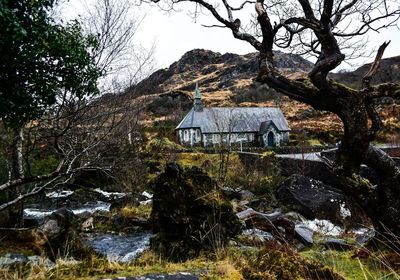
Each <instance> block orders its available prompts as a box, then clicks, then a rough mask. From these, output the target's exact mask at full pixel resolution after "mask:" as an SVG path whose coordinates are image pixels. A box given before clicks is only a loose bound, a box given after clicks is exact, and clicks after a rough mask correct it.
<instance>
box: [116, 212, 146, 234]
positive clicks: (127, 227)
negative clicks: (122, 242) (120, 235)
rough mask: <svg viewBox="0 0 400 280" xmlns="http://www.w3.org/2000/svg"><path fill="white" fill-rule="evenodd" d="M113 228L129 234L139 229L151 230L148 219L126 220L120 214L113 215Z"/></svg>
mask: <svg viewBox="0 0 400 280" xmlns="http://www.w3.org/2000/svg"><path fill="white" fill-rule="evenodd" d="M111 220H112V224H113V228H114V229H115V230H118V231H123V232H129V231H132V230H133V231H135V230H136V229H137V227H140V228H142V229H146V230H150V229H151V225H150V223H149V220H148V219H144V218H125V217H124V216H121V215H119V214H116V215H113V217H112V219H111Z"/></svg>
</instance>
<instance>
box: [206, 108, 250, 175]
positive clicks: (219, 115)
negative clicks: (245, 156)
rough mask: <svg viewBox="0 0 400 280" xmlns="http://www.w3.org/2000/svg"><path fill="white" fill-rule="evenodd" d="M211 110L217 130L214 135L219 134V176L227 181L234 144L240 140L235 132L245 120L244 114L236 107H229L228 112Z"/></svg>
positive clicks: (216, 144)
mask: <svg viewBox="0 0 400 280" xmlns="http://www.w3.org/2000/svg"><path fill="white" fill-rule="evenodd" d="M210 111H211V114H212V120H213V124H214V125H215V127H216V130H217V134H214V135H213V136H218V139H216V140H217V141H218V143H214V145H215V146H216V147H217V151H218V155H219V169H218V177H219V180H221V181H222V182H225V180H226V176H227V173H228V168H229V160H230V156H231V154H232V148H233V147H232V146H233V145H234V144H235V143H236V141H238V140H239V138H238V133H235V128H236V127H237V125H238V124H239V122H240V120H243V116H242V114H240V112H237V111H235V108H231V109H229V111H228V114H226V111H220V110H218V108H212V109H211V110H210Z"/></svg>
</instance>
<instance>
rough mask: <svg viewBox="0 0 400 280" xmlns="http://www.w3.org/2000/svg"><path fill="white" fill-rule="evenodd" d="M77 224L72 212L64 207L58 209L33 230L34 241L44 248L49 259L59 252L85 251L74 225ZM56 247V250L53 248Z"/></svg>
mask: <svg viewBox="0 0 400 280" xmlns="http://www.w3.org/2000/svg"><path fill="white" fill-rule="evenodd" d="M78 224H79V222H78V220H77V217H76V216H75V215H74V213H73V212H72V211H70V210H68V209H66V208H62V209H59V210H57V211H55V212H54V213H52V214H51V215H50V216H48V217H46V218H45V219H44V222H43V224H42V225H41V226H40V227H38V228H37V229H36V230H35V232H34V234H33V235H34V243H35V244H36V246H39V247H42V248H44V250H45V252H47V253H48V256H49V257H50V258H51V259H56V258H57V257H58V256H59V254H63V253H67V252H68V254H69V255H72V256H74V255H79V256H81V255H82V254H84V253H86V250H85V249H86V248H85V247H84V246H83V245H82V243H81V242H80V239H79V237H78V234H77V229H76V226H77V225H78ZM55 248H56V250H55Z"/></svg>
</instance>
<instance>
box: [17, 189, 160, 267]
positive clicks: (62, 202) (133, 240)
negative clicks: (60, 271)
mask: <svg viewBox="0 0 400 280" xmlns="http://www.w3.org/2000/svg"><path fill="white" fill-rule="evenodd" d="M88 193H91V194H93V193H94V194H96V196H95V197H96V198H93V197H91V200H93V201H88V200H89V199H88V196H80V194H79V192H74V191H71V190H58V191H52V192H49V193H46V195H45V198H44V199H45V200H46V202H47V204H45V205H50V206H49V207H47V208H46V206H43V205H41V203H40V201H38V202H37V203H36V204H32V205H27V207H26V208H25V209H24V218H25V219H32V220H37V221H38V222H39V224H40V223H42V222H43V220H44V219H45V218H46V217H47V216H49V215H51V214H52V213H54V212H55V211H57V209H59V208H61V207H66V208H67V209H69V210H71V211H72V212H73V213H74V214H75V215H77V216H78V217H81V218H84V217H86V218H87V217H88V216H93V215H95V214H96V213H101V214H106V213H109V212H110V208H111V205H112V203H113V201H115V200H116V199H121V198H124V197H125V196H127V195H128V194H125V193H117V192H106V191H103V190H101V189H99V188H97V189H92V190H89V191H88ZM143 195H144V197H145V198H146V199H150V200H151V195H150V194H148V193H144V194H143ZM89 197H90V196H89ZM146 202H147V200H146ZM151 236H152V234H151V232H138V233H129V234H124V233H114V232H112V233H97V232H90V233H83V234H81V237H82V241H83V242H84V243H86V244H87V245H88V246H89V247H91V248H92V249H93V250H94V251H95V252H97V253H99V254H101V255H103V256H105V257H107V259H108V260H110V261H115V262H121V263H129V262H132V261H133V260H134V259H135V258H136V257H137V256H138V255H139V254H140V253H142V252H143V251H145V250H147V249H148V248H149V247H150V238H151Z"/></svg>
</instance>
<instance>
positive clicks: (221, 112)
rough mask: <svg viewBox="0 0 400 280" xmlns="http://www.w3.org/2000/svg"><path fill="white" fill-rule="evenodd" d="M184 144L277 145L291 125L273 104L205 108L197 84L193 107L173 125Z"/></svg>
mask: <svg viewBox="0 0 400 280" xmlns="http://www.w3.org/2000/svg"><path fill="white" fill-rule="evenodd" d="M176 133H177V136H178V138H179V141H180V143H181V144H182V145H185V146H198V145H203V146H205V147H206V146H213V145H219V144H225V145H231V144H233V143H240V142H242V143H251V144H253V145H255V146H264V147H267V146H280V145H282V144H285V143H287V142H288V141H289V133H290V128H289V125H288V122H287V121H286V119H285V117H284V116H283V113H282V111H281V109H279V108H273V107H204V106H203V104H202V102H201V93H200V91H199V88H198V85H197V84H196V89H195V93H194V104H193V108H192V109H191V110H190V111H189V113H187V115H186V116H185V117H184V118H183V120H182V121H181V122H180V123H179V125H178V126H177V127H176Z"/></svg>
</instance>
